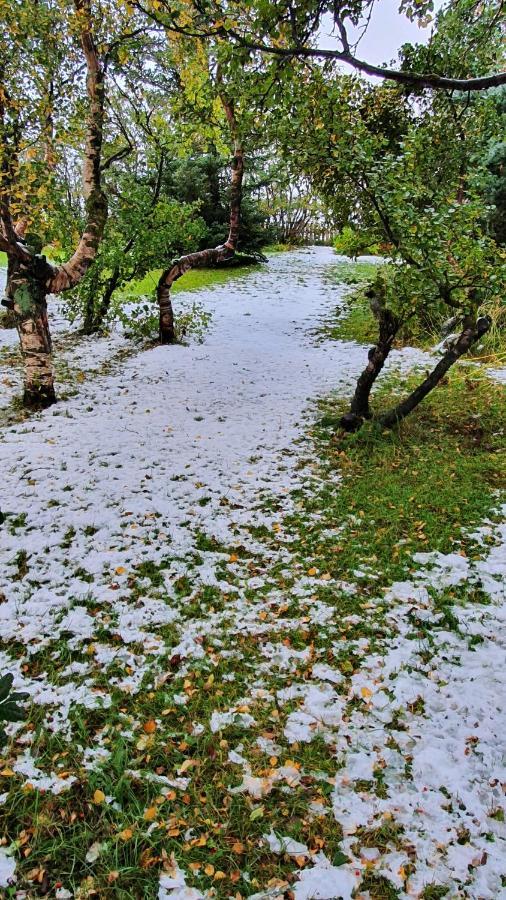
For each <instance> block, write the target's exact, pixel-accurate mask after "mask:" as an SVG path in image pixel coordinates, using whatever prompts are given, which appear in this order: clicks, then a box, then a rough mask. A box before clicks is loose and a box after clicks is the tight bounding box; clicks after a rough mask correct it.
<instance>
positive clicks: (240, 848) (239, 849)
mask: <svg viewBox="0 0 506 900" xmlns="http://www.w3.org/2000/svg"><path fill="white" fill-rule="evenodd" d="M232 853H244V844H241V842H240V841H236V842H235V844H232Z"/></svg>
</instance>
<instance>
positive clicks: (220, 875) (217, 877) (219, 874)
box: [214, 872, 227, 881]
mask: <svg viewBox="0 0 506 900" xmlns="http://www.w3.org/2000/svg"><path fill="white" fill-rule="evenodd" d="M226 877H227V876H226V875H225V872H216V874H215V876H214V880H215V881H223V879H224V878H226Z"/></svg>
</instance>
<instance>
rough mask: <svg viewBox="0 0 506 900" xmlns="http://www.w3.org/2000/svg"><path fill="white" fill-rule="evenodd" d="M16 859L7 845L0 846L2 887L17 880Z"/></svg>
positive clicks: (0, 884)
mask: <svg viewBox="0 0 506 900" xmlns="http://www.w3.org/2000/svg"><path fill="white" fill-rule="evenodd" d="M15 872H16V860H15V859H14V857H13V856H11V855H10V853H9V852H8V850H6V849H5V847H0V887H9V885H12V884H14V882H15V881H16V876H15Z"/></svg>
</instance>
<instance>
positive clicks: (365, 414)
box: [340, 288, 400, 431]
mask: <svg viewBox="0 0 506 900" xmlns="http://www.w3.org/2000/svg"><path fill="white" fill-rule="evenodd" d="M366 296H368V297H369V299H370V301H371V308H372V309H373V311H374V313H375V315H376V318H377V319H378V327H379V338H378V343H377V344H375V345H374V347H371V349H370V350H369V354H368V358H369V361H368V363H367V366H366V367H365V369H364V371H363V372H362V374H361V375H360V376H359V378H358V381H357V386H356V388H355V393H354V395H353V399H352V401H351V404H350V411H349V412H348V413H346V414H345V415H344V416H342V418H341V420H340V425H341V428H344V430H345V431H358V430H359V428H361V427H362V425H363V423H364V421H365V419H370V418H371V417H372V413H371V409H370V405H369V399H370V395H371V390H372V387H373V385H374V382H375V381H376V379H377V377H378V375H379V374H380V372H381V370H382V368H383V366H384V365H385V362H386V359H387V357H388V354H389V353H390V350H391V349H392V346H393V342H394V339H395V336H396V334H397V332H398V330H399V327H400V321H399V319H398V318H397V317H396V316H395V315H394V314H393V313H392V312H390V310H389V309H385V307H384V306H383V305H382V300H381V298H379V297H378V295H377V294H376V291H375V289H374V288H371V290H370V291H368V292H367V294H366Z"/></svg>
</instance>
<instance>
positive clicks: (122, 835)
mask: <svg viewBox="0 0 506 900" xmlns="http://www.w3.org/2000/svg"><path fill="white" fill-rule="evenodd" d="M133 835H134V833H133V831H132V829H131V828H125V829H123V831H120V832H119V834H118V837H119V839H120V840H121V841H129V840H130V838H132V837H133Z"/></svg>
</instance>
